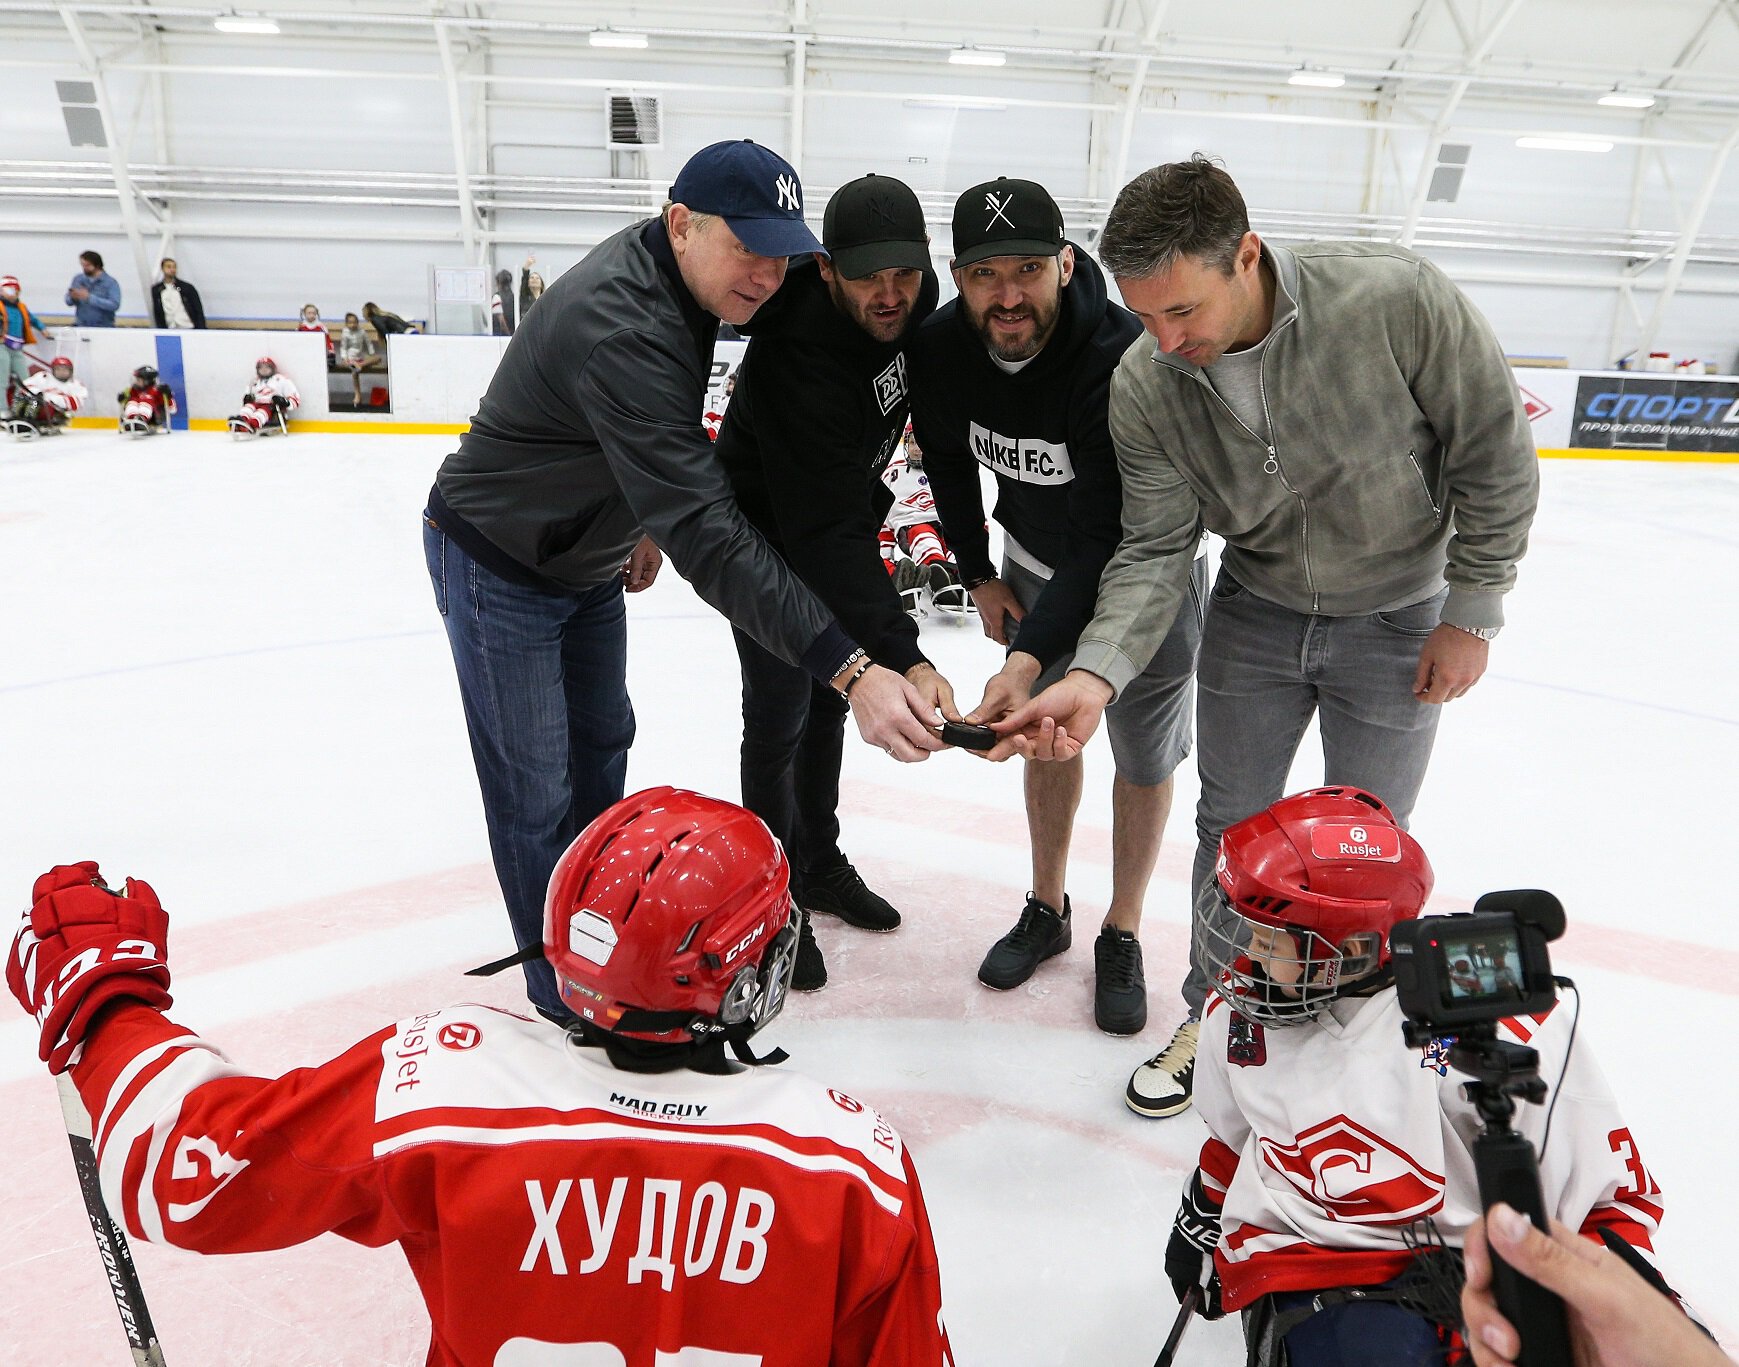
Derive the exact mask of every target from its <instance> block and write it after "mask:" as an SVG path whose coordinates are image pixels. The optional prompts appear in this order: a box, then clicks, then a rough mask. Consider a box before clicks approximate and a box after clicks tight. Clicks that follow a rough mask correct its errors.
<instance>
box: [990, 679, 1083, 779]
mask: <svg viewBox="0 0 1739 1367" xmlns="http://www.w3.org/2000/svg"><path fill="white" fill-rule="evenodd" d="M1110 701H1111V685H1110V684H1108V683H1106V682H1105V680H1103V679H1101V678H1100V677H1099V676H1098V675H1097V674H1090V673H1088V672H1087V671H1086V670H1082V669H1071V670H1070V671H1069V672H1068V673H1067V674H1065V675H1063V677H1062V678H1061V679H1059V680H1058V681H1057V682H1056V683H1054V684H1052V685H1051V686H1050V687H1049V688H1047V689H1045V691H1044V692H1043V693H1040V694H1039V695H1038V697H1036V698H1034V699H1032V701H1030V702H1028V703H1027V704H1026V705H1025V706H1023V707H1017V708H1016V709H1015V710H1014V711H1013V712H1011V713H1009V714H1008V716H1006V717H1004V718H1003V719H1002V720H1001V721H997V722H992V723H991V729H992V730H994V731H995V732H996V733H997V735H999V736H1000V737H1002V739H1001V740H999V741H997V743H996V744H995V745H994V746H993V747H992V748H991V749H989V750H987V751H985V758H986V759H993V760H1004V759H1008V758H1009V757H1010V756H1012V755H1019V756H1020V757H1021V758H1022V759H1036V760H1070V759H1074V758H1075V756H1076V755H1078V754H1080V753H1081V747H1082V746H1084V745H1085V744H1086V743H1087V742H1088V741H1089V740H1090V739H1092V736H1093V733H1094V732H1095V731H1097V730H1098V729H1099V719H1100V718H1101V717H1102V716H1104V715H1105V708H1106V706H1107V704H1109V703H1110Z"/></svg>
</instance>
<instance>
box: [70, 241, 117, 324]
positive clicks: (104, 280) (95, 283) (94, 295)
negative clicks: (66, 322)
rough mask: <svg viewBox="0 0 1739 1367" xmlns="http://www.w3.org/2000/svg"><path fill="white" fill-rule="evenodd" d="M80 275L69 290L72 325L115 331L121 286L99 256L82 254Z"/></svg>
mask: <svg viewBox="0 0 1739 1367" xmlns="http://www.w3.org/2000/svg"><path fill="white" fill-rule="evenodd" d="M78 260H79V273H78V274H77V275H75V276H73V278H72V284H70V285H69V286H67V291H66V302H67V303H68V304H70V305H72V312H73V323H74V324H75V325H76V326H78V327H81V328H112V327H114V325H115V315H116V314H117V313H119V312H120V311H121V282H120V281H118V280H116V279H115V277H114V276H112V275H110V274H109V273H108V272H107V271H105V270H104V269H103V258H102V254H101V253H100V252H94V251H93V252H80V253H79V259H78Z"/></svg>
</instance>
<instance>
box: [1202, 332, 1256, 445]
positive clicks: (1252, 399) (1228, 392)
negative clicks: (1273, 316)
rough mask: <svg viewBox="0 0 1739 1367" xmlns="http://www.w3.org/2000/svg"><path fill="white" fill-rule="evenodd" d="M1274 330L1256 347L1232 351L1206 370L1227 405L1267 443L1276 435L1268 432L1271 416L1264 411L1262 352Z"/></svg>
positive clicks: (1216, 390)
mask: <svg viewBox="0 0 1739 1367" xmlns="http://www.w3.org/2000/svg"><path fill="white" fill-rule="evenodd" d="M1273 336H1274V334H1273V333H1272V332H1270V333H1269V334H1268V336H1267V337H1264V338H1263V339H1262V340H1261V341H1260V342H1258V343H1256V345H1255V346H1253V347H1246V348H1245V349H1244V350H1243V351H1228V352H1227V353H1226V354H1225V355H1224V356H1222V357H1220V359H1219V360H1217V361H1215V362H1214V363H1213V365H1211V366H1209V367H1208V368H1207V369H1206V370H1205V371H1203V372H1202V373H1203V374H1205V375H1206V376H1207V377H1208V383H1209V384H1211V385H1212V386H1213V387H1214V393H1216V394H1218V395H1219V396H1220V397H1221V398H1222V399H1224V400H1225V401H1226V407H1228V408H1230V409H1231V410H1232V412H1234V413H1236V414H1237V415H1238V417H1239V419H1240V420H1242V422H1243V423H1244V425H1245V426H1246V427H1248V428H1249V429H1250V430H1251V431H1252V432H1254V433H1255V434H1256V435H1257V436H1259V437H1261V438H1262V444H1263V445H1264V446H1271V445H1273V443H1274V438H1273V437H1272V436H1270V435H1269V432H1268V415H1267V414H1266V413H1264V412H1263V411H1262V353H1263V352H1265V351H1267V350H1268V342H1269V340H1270V339H1271V338H1272V337H1273Z"/></svg>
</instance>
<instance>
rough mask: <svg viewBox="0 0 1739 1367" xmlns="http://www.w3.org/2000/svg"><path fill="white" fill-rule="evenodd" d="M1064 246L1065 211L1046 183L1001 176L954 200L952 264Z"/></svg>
mask: <svg viewBox="0 0 1739 1367" xmlns="http://www.w3.org/2000/svg"><path fill="white" fill-rule="evenodd" d="M1062 250H1063V212H1062V210H1061V209H1059V208H1057V201H1056V200H1054V199H1052V198H1051V192H1050V191H1049V190H1047V189H1045V187H1044V186H1042V185H1040V184H1038V183H1037V182H1036V181H1031V180H1010V179H1009V178H1008V177H1007V176H998V177H997V178H996V179H995V180H987V181H985V182H984V183H983V184H982V185H974V186H973V187H972V188H971V189H970V190H968V191H967V192H966V193H965V194H963V195H961V196H960V198H959V199H957V200H955V201H954V264H955V265H956V266H970V265H972V263H973V262H975V261H984V260H987V259H989V258H990V257H993V256H1055V255H1057V253H1059V252H1060V251H1062Z"/></svg>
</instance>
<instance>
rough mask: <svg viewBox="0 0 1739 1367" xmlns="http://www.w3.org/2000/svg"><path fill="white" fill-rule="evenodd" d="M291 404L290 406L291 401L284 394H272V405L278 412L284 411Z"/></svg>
mask: <svg viewBox="0 0 1739 1367" xmlns="http://www.w3.org/2000/svg"><path fill="white" fill-rule="evenodd" d="M289 406H290V401H289V400H288V399H286V398H285V397H284V396H283V395H282V394H274V395H272V407H273V408H275V409H277V410H278V412H280V413H282V412H283V411H284V410H285V409H286V408H288V407H289Z"/></svg>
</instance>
